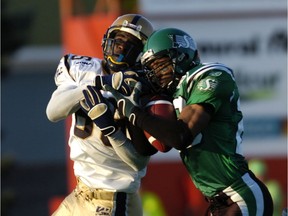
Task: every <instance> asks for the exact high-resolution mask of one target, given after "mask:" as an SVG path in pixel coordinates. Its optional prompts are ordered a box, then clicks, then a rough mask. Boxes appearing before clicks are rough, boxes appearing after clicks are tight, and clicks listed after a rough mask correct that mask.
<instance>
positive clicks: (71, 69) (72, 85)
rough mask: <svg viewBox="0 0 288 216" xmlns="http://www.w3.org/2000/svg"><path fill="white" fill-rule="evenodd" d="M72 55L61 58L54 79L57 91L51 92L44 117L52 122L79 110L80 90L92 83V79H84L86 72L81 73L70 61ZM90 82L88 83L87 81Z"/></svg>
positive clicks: (81, 94)
mask: <svg viewBox="0 0 288 216" xmlns="http://www.w3.org/2000/svg"><path fill="white" fill-rule="evenodd" d="M72 57H73V55H71V54H68V55H65V56H63V57H62V58H61V60H60V62H59V64H58V67H57V70H56V73H55V77H54V81H55V84H56V86H57V89H56V90H55V91H54V92H53V94H52V96H51V98H50V101H49V102H48V105H47V107H46V115H47V117H48V119H49V120H50V121H52V122H56V121H59V120H62V119H64V118H66V117H67V116H68V115H70V114H72V113H74V112H75V111H77V110H78V109H79V108H80V104H79V101H80V100H82V99H83V98H84V97H83V93H82V90H83V89H84V88H86V86H87V85H88V84H90V83H91V82H93V80H94V79H93V78H90V77H89V79H85V77H84V75H85V74H87V72H86V71H82V70H81V69H79V68H78V67H75V66H73V65H72V64H74V65H75V63H74V61H72V60H71V58H72ZM87 80H88V81H90V83H89V82H88V81H87Z"/></svg>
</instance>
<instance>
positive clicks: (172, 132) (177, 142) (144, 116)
mask: <svg viewBox="0 0 288 216" xmlns="http://www.w3.org/2000/svg"><path fill="white" fill-rule="evenodd" d="M136 115H137V121H136V125H137V126H138V127H140V128H142V129H143V130H145V131H147V132H148V133H149V134H151V135H152V136H153V137H155V138H156V139H158V140H159V141H161V142H163V143H164V144H165V145H167V146H170V147H173V148H175V149H178V150H181V149H184V148H186V147H187V146H188V145H190V144H191V143H192V141H193V136H192V134H191V131H190V130H189V128H188V126H187V124H186V123H184V122H183V121H181V120H174V121H172V120H167V119H161V118H157V117H155V116H152V115H149V114H148V113H146V112H144V111H141V110H138V111H137V113H136Z"/></svg>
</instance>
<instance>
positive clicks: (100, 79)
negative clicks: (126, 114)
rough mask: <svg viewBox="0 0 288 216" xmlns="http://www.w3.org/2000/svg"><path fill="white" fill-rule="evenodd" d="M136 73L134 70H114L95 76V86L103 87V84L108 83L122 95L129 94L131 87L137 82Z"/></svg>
mask: <svg viewBox="0 0 288 216" xmlns="http://www.w3.org/2000/svg"><path fill="white" fill-rule="evenodd" d="M137 77H138V75H137V73H136V72H134V71H126V72H116V73H113V74H110V75H105V76H96V78H95V86H96V87H98V88H99V89H103V86H104V85H109V86H111V87H113V88H114V89H116V90H117V91H119V92H121V93H122V94H124V95H130V94H131V89H132V88H133V87H134V86H135V84H136V82H137Z"/></svg>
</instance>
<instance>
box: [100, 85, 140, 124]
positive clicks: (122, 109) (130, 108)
mask: <svg viewBox="0 0 288 216" xmlns="http://www.w3.org/2000/svg"><path fill="white" fill-rule="evenodd" d="M141 86H142V85H141V83H140V82H137V83H136V84H135V86H134V88H133V91H132V93H131V95H130V96H125V95H123V94H121V93H120V92H118V91H116V90H115V89H113V88H112V87H111V86H109V85H104V90H106V91H110V92H111V93H112V94H113V96H114V98H115V99H116V101H117V106H118V110H119V113H120V115H123V116H126V117H127V118H128V119H129V121H130V122H132V124H133V125H136V117H137V116H136V114H135V111H136V110H139V109H140V108H139V99H140V93H141Z"/></svg>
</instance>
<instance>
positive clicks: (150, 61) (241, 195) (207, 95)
mask: <svg viewBox="0 0 288 216" xmlns="http://www.w3.org/2000/svg"><path fill="white" fill-rule="evenodd" d="M141 62H142V64H143V66H144V68H145V70H146V71H147V72H146V73H147V77H148V79H149V81H150V82H151V84H152V86H153V88H154V90H155V91H156V92H166V93H168V94H170V95H171V96H173V98H174V106H175V109H176V111H177V116H178V120H177V121H169V120H165V119H159V118H157V117H155V116H151V115H149V114H148V113H146V112H144V111H143V110H141V109H140V108H139V107H138V106H137V104H136V103H135V102H137V94H138V92H140V91H141V85H140V84H137V85H136V87H135V89H134V92H133V97H125V96H123V95H121V94H119V93H117V92H115V91H114V90H113V89H111V88H110V87H107V89H108V90H111V91H112V92H113V94H114V96H115V97H116V99H118V106H119V108H120V109H121V110H122V112H123V115H125V116H127V117H128V118H129V120H130V121H132V122H133V124H135V125H136V126H138V127H140V128H142V129H143V130H145V131H147V132H148V133H150V134H151V135H152V136H154V137H155V138H156V139H158V140H160V141H161V142H163V143H165V144H166V145H168V146H171V147H174V148H175V149H177V150H179V152H180V156H181V158H182V161H183V164H184V165H185V166H186V168H187V171H188V172H189V174H190V176H191V179H192V180H193V182H194V184H195V186H196V187H197V188H198V189H199V190H200V191H201V192H202V194H203V195H204V196H205V197H206V200H207V201H208V202H209V203H210V205H209V208H208V210H207V215H214V216H220V215H229V216H234V215H245V216H246V215H247V216H248V215H250V216H255V215H259V216H260V215H261V216H263V215H265V216H268V215H272V214H273V204H272V199H271V196H270V194H269V191H268V190H267V188H266V187H265V185H264V184H263V183H262V182H261V181H260V180H259V179H257V178H256V177H255V175H254V174H253V173H252V172H251V171H250V170H249V168H248V165H247V161H246V160H245V157H244V156H243V154H242V135H243V116H242V112H241V110H240V100H239V92H238V88H237V85H236V82H235V78H234V75H233V71H232V70H231V69H230V68H229V67H227V66H225V65H223V64H220V63H201V61H200V58H199V55H198V50H197V46H196V43H195V41H194V40H193V38H192V37H191V36H190V35H189V34H187V33H186V32H184V31H182V30H180V29H176V28H165V29H160V30H158V31H156V32H154V33H153V34H152V35H151V36H150V37H149V39H148V41H147V43H146V45H145V46H144V50H143V56H142V58H141ZM135 104H136V105H135Z"/></svg>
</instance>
